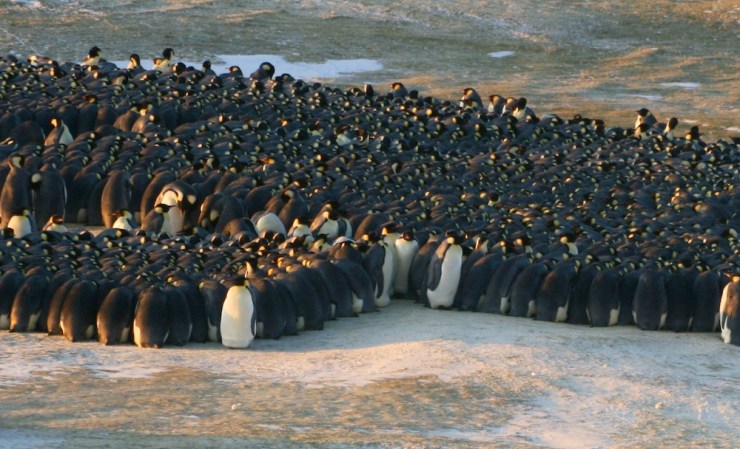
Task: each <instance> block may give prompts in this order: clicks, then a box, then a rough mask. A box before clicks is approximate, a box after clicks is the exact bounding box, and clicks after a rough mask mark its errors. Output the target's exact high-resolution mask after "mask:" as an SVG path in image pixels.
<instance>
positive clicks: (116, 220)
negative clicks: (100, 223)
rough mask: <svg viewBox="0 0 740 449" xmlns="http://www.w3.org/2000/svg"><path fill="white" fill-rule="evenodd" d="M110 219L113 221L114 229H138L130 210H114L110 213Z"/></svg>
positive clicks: (112, 226)
mask: <svg viewBox="0 0 740 449" xmlns="http://www.w3.org/2000/svg"><path fill="white" fill-rule="evenodd" d="M110 217H111V218H112V219H113V224H112V225H111V228H113V229H123V230H125V231H133V230H135V229H136V228H137V225H136V222H135V221H134V215H133V214H132V213H131V212H130V211H129V210H128V209H120V210H114V211H113V212H111V213H110Z"/></svg>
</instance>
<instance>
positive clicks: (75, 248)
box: [0, 47, 740, 348]
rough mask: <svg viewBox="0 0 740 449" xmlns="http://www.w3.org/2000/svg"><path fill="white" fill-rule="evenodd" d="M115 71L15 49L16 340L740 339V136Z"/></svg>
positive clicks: (170, 69) (9, 219)
mask: <svg viewBox="0 0 740 449" xmlns="http://www.w3.org/2000/svg"><path fill="white" fill-rule="evenodd" d="M168 50H169V52H168V51H166V52H165V54H164V55H163V56H164V57H165V59H166V58H172V57H173V55H174V53H173V52H172V51H171V49H168ZM96 55H97V56H96ZM99 56H100V50H99V49H97V47H95V48H94V49H93V50H91V52H90V56H89V58H88V60H86V63H85V64H81V65H80V64H75V63H62V64H60V63H58V62H56V61H53V60H51V59H48V58H43V57H38V56H33V57H29V58H27V59H25V60H24V59H22V58H19V57H17V56H15V55H8V56H6V57H3V58H0V80H1V81H2V84H0V106H2V109H0V111H2V116H1V117H0V156H1V157H2V164H1V168H0V181H1V182H2V190H1V192H0V226H2V227H3V228H4V230H3V241H2V246H0V329H7V330H10V331H11V332H30V331H40V332H47V333H48V334H49V335H63V336H64V337H65V338H67V339H68V340H70V341H80V340H87V339H96V338H97V339H98V340H99V341H100V342H101V343H104V344H118V343H130V342H133V343H135V344H136V345H138V346H140V347H156V348H158V347H162V346H164V345H184V344H186V343H188V342H207V341H213V342H221V343H223V345H225V346H227V347H232V348H245V347H248V346H249V345H250V344H251V343H252V341H253V339H254V338H255V337H257V338H269V339H276V338H280V337H282V336H286V335H296V334H298V333H299V332H302V331H309V330H320V329H322V328H323V327H324V325H325V323H327V322H330V321H331V320H334V319H337V318H349V317H355V316H357V315H359V314H363V313H371V312H375V311H377V310H378V309H380V308H384V307H386V306H388V305H389V304H391V302H392V301H396V300H411V301H415V302H418V303H420V304H423V305H425V306H427V307H431V308H432V309H453V310H459V311H477V312H486V313H495V314H503V315H510V316H516V317H530V318H534V319H535V320H541V321H551V322H566V323H572V324H589V325H591V326H613V325H636V326H637V327H639V328H640V329H643V330H658V329H669V330H672V331H676V332H683V331H694V332H717V331H718V330H721V336H722V338H723V339H724V341H725V342H727V343H733V344H736V345H737V344H740V312H738V305H740V276H737V275H736V274H734V273H738V270H737V268H738V260H737V258H738V243H737V232H736V231H735V229H736V228H737V226H738V224H739V220H740V218H739V216H738V214H739V212H738V211H739V210H740V207H738V205H740V198H739V197H738V192H737V189H734V185H737V181H738V180H737V170H736V168H735V169H733V167H737V165H735V164H736V163H737V162H738V161H737V159H738V154H740V151H738V142H737V140H732V141H725V140H720V141H718V142H715V143H709V144H707V143H705V142H703V141H702V140H701V138H700V136H699V135H698V131H697V130H696V129H695V128H692V130H691V131H690V132H688V133H687V134H686V136H685V137H676V136H675V135H674V134H675V133H676V131H675V129H671V130H670V131H671V132H667V131H666V129H667V128H668V127H671V128H675V126H676V120H675V119H673V120H672V121H671V123H670V124H669V125H665V124H660V123H659V122H657V120H655V119H653V120H652V121H650V122H648V121H646V117H648V116H650V117H652V114H650V113H649V111H647V110H645V109H642V110H641V111H638V122H637V123H636V124H635V125H636V126H635V127H634V128H605V127H604V124H603V122H601V121H599V120H592V119H587V118H583V117H580V116H577V117H574V118H573V119H568V120H565V119H562V118H560V117H559V116H557V115H554V114H549V115H546V116H543V117H537V116H536V114H535V113H534V111H533V110H532V109H531V108H530V107H528V106H527V104H526V101H521V100H522V99H508V100H505V99H504V100H503V101H502V100H501V98H500V97H498V96H493V95H492V96H491V97H490V101H491V104H490V105H489V106H488V107H485V106H484V105H483V104H482V100H480V97H479V96H478V95H477V94H476V93H475V92H474V90H473V89H470V88H468V89H465V91H464V97H463V100H461V101H460V103H459V104H456V103H454V102H449V101H443V100H439V99H435V98H431V97H424V98H422V97H421V96H419V94H418V92H415V91H409V90H407V89H406V88H405V87H404V86H403V85H402V84H401V83H394V84H393V86H392V87H391V91H390V92H389V93H388V94H376V93H375V92H374V90H373V88H372V86H369V85H367V86H365V87H364V88H363V89H357V88H353V89H348V90H342V89H337V88H330V87H326V86H322V85H321V84H319V83H313V84H309V83H306V82H304V81H301V80H295V79H293V78H292V77H291V76H290V75H287V74H285V75H281V76H275V74H274V72H275V70H274V67H273V66H272V65H271V64H269V63H264V64H262V65H261V66H260V67H259V68H258V70H257V71H255V72H254V73H252V74H251V75H249V76H244V75H242V74H241V71H240V70H239V68H237V67H232V68H231V69H230V70H229V72H228V73H225V74H220V75H217V74H215V73H212V71H210V69H208V67H206V66H205V65H204V67H203V68H201V69H195V68H193V67H185V66H184V65H183V64H182V63H179V64H174V63H173V64H164V65H162V64H163V63H162V59H161V58H160V61H158V64H160V65H159V66H156V67H155V68H152V69H151V70H145V69H143V68H142V67H140V66H139V65H137V64H134V65H133V67H132V66H130V67H129V68H125V69H124V68H118V67H116V66H115V65H113V64H111V63H108V62H105V60H103V59H101V58H100V57H99ZM132 61H133V60H132ZM495 102H498V103H496V104H494V103H495ZM647 124H649V126H648V125H647ZM710 157H711V159H709V158H710ZM630 158H634V159H630ZM676 160H678V161H679V163H675V162H676ZM640 164H643V166H646V167H648V168H646V169H644V170H642V171H639V170H635V168H634V167H635V166H640ZM733 173H734V175H733ZM629 177H635V180H634V181H630V182H634V183H636V184H637V185H641V186H643V187H644V190H645V191H649V192H650V199H651V201H645V202H644V203H643V202H640V197H639V195H640V194H641V193H640V190H641V189H635V190H634V191H632V192H630V191H629V188H626V190H621V191H620V190H619V185H620V184H624V183H625V182H627V181H629ZM692 177H695V178H692ZM702 186H703V187H702ZM692 189H698V190H697V191H694V190H692ZM605 192H606V193H605ZM620 195H621V196H620ZM666 198H669V199H666ZM622 200H627V201H632V203H631V204H629V205H628V206H627V207H625V208H624V210H621V209H619V206H620V204H619V201H622ZM665 206H668V207H665ZM636 217H637V218H636ZM638 218H639V219H638ZM72 223H74V226H73V225H72ZM91 227H95V228H94V229H96V231H95V232H90V231H89V230H87V229H93V228H91ZM710 252H711V254H708V253H710ZM392 298H393V299H392ZM440 319H444V318H443V315H441V316H440ZM532 325H536V324H535V323H533V324H532ZM492 331H494V330H492Z"/></svg>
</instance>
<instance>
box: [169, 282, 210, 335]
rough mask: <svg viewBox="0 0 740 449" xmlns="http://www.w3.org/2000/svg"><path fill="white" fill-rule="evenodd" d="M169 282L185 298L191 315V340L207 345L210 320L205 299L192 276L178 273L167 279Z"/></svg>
mask: <svg viewBox="0 0 740 449" xmlns="http://www.w3.org/2000/svg"><path fill="white" fill-rule="evenodd" d="M167 282H168V283H170V284H172V285H173V286H174V287H175V288H177V289H178V290H179V291H180V293H182V294H183V295H184V296H185V299H186V300H187V306H188V314H189V315H190V323H191V326H190V340H189V341H191V342H195V343H205V342H206V341H208V339H209V335H208V331H209V329H208V318H207V310H206V304H205V299H204V298H203V295H202V294H201V292H200V290H199V289H198V286H197V285H196V284H195V283H194V282H193V280H192V279H191V277H190V276H188V275H187V274H184V273H178V274H175V275H172V276H169V277H168V278H167Z"/></svg>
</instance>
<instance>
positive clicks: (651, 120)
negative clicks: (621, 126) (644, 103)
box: [635, 108, 658, 129]
mask: <svg viewBox="0 0 740 449" xmlns="http://www.w3.org/2000/svg"><path fill="white" fill-rule="evenodd" d="M643 123H644V124H646V125H647V126H648V127H652V126H653V125H655V124H656V123H658V120H657V119H656V118H655V116H654V115H653V113H652V112H650V110H648V109H647V108H642V109H640V110H638V111H637V118H636V119H635V129H637V128H639V127H640V125H642V124H643Z"/></svg>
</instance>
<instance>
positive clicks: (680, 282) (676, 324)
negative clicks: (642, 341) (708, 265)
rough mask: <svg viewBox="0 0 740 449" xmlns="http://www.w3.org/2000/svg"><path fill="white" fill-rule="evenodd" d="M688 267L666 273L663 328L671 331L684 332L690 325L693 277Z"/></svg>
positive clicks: (692, 310) (692, 302)
mask: <svg viewBox="0 0 740 449" xmlns="http://www.w3.org/2000/svg"><path fill="white" fill-rule="evenodd" d="M695 276H696V273H694V272H693V271H692V270H690V269H685V268H684V269H679V270H677V271H674V272H671V273H669V275H668V281H667V282H666V309H667V311H668V313H667V315H666V321H665V328H666V329H667V330H669V331H673V332H686V331H688V330H689V329H690V327H691V321H692V319H693V317H692V315H693V313H694V307H695V304H694V303H695V300H694V292H693V287H694V278H695Z"/></svg>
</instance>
